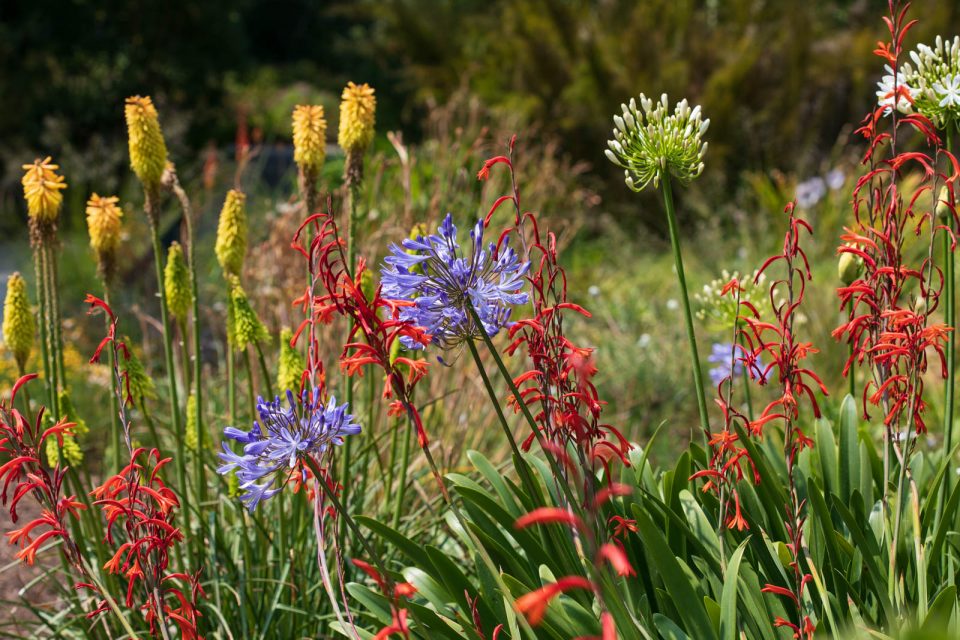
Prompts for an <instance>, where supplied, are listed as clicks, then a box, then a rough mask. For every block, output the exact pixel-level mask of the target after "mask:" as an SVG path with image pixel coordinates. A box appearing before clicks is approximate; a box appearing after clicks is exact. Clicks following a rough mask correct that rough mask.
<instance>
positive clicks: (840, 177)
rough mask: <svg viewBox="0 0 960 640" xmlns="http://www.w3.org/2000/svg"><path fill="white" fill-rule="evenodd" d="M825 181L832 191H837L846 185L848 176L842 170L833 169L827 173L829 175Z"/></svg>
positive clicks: (825, 177)
mask: <svg viewBox="0 0 960 640" xmlns="http://www.w3.org/2000/svg"><path fill="white" fill-rule="evenodd" d="M823 179H824V181H825V182H826V183H827V186H828V187H829V188H830V190H831V191H836V190H837V189H841V188H842V187H843V185H844V183H845V182H846V181H847V176H846V175H844V173H843V171H842V170H840V169H831V170H830V171H828V172H827V175H825V176H824V177H823Z"/></svg>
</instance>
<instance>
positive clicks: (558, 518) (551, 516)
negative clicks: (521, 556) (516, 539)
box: [513, 507, 586, 531]
mask: <svg viewBox="0 0 960 640" xmlns="http://www.w3.org/2000/svg"><path fill="white" fill-rule="evenodd" d="M555 523H559V524H567V525H570V526H571V527H576V528H577V529H580V530H581V531H585V530H586V528H585V526H584V524H583V520H581V519H580V517H579V516H577V515H575V514H574V513H572V512H570V511H568V510H567V509H560V508H558V507H540V508H539V509H534V510H533V511H531V512H530V513H527V514H524V515H522V516H520V517H519V518H517V521H516V522H514V523H513V527H514V528H515V529H525V528H526V527H529V526H532V525H535V524H555Z"/></svg>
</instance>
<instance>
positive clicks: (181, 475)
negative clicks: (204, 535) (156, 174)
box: [147, 193, 190, 514]
mask: <svg viewBox="0 0 960 640" xmlns="http://www.w3.org/2000/svg"><path fill="white" fill-rule="evenodd" d="M158 201H159V195H150V194H149V193H148V195H147V206H148V208H149V209H150V210H151V211H150V212H148V214H149V215H148V217H149V218H150V220H151V223H150V231H151V236H152V238H153V263H154V267H155V269H156V272H157V289H158V291H159V296H160V324H161V325H162V327H163V356H164V360H165V362H166V366H167V384H168V385H169V387H170V419H171V422H172V424H173V432H174V435H175V437H176V440H177V451H179V452H180V455H178V456H176V458H177V479H178V481H179V483H178V484H179V489H180V495H181V496H182V499H183V501H184V502H186V501H187V470H186V469H187V467H186V460H184V454H183V451H184V437H183V422H182V421H181V420H180V401H179V400H178V396H177V375H176V371H175V370H174V368H173V342H172V341H171V339H170V322H169V318H168V317H169V311H168V309H167V293H166V291H165V289H164V286H163V260H162V258H161V252H162V247H161V246H160V230H159V229H158V228H157V222H156V220H155V219H154V216H156V215H159V206H158V205H159V202H158ZM183 513H184V514H189V513H190V509H189V507H188V505H187V504H184V506H183Z"/></svg>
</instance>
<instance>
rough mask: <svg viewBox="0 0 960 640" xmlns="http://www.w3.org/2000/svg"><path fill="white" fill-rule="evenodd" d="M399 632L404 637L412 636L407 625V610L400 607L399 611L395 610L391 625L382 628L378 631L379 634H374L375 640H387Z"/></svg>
mask: <svg viewBox="0 0 960 640" xmlns="http://www.w3.org/2000/svg"><path fill="white" fill-rule="evenodd" d="M396 634H399V635H400V636H402V637H404V638H409V637H410V628H409V627H408V626H407V610H406V609H400V610H399V611H394V612H393V622H391V623H390V624H389V625H387V626H386V627H384V628H383V629H380V631H378V632H377V635H375V636H373V640H386V638H389V637H390V636H393V635H396Z"/></svg>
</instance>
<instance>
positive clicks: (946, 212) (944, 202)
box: [936, 185, 953, 221]
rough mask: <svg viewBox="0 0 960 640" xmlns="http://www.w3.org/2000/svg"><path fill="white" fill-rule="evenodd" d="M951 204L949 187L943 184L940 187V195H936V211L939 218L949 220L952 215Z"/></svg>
mask: <svg viewBox="0 0 960 640" xmlns="http://www.w3.org/2000/svg"><path fill="white" fill-rule="evenodd" d="M952 204H953V199H952V198H951V197H950V189H948V188H947V186H946V185H944V186H943V187H941V188H940V195H939V196H938V197H937V208H936V212H937V218H938V219H939V220H941V221H944V220H950V219H951V218H952V217H953V209H952V207H951V205H952Z"/></svg>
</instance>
